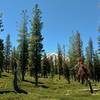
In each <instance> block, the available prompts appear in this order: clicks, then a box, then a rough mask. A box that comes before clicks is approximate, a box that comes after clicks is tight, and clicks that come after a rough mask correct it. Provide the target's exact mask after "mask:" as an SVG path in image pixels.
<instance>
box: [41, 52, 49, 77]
mask: <svg viewBox="0 0 100 100" xmlns="http://www.w3.org/2000/svg"><path fill="white" fill-rule="evenodd" d="M49 71H50V63H49V60H48V58H47V55H46V53H44V56H43V59H42V75H43V76H44V78H45V77H46V78H47V77H48V73H50V72H49Z"/></svg>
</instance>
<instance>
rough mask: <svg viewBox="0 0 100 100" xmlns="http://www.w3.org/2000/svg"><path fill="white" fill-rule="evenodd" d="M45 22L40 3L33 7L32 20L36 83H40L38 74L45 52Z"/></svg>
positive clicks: (33, 64)
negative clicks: (43, 41)
mask: <svg viewBox="0 0 100 100" xmlns="http://www.w3.org/2000/svg"><path fill="white" fill-rule="evenodd" d="M42 25H43V23H42V22H41V11H40V9H39V7H38V4H36V5H35V7H34V9H33V18H32V21H31V34H32V35H31V40H30V51H31V62H32V66H31V67H32V68H31V70H32V73H34V77H35V85H36V86H37V85H38V74H39V72H40V69H41V56H42V52H43V44H42V40H43V37H42V34H41V29H42Z"/></svg>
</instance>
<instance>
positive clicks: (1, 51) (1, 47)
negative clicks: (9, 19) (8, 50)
mask: <svg viewBox="0 0 100 100" xmlns="http://www.w3.org/2000/svg"><path fill="white" fill-rule="evenodd" d="M2 31H4V29H3V22H2V13H0V35H1V32H2ZM3 62H4V44H3V40H2V39H1V37H0V77H1V72H2V71H3Z"/></svg>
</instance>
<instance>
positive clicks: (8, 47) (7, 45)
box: [5, 34, 11, 72]
mask: <svg viewBox="0 0 100 100" xmlns="http://www.w3.org/2000/svg"><path fill="white" fill-rule="evenodd" d="M10 54H11V42H10V34H7V37H6V43H5V70H6V71H7V72H9V70H10Z"/></svg>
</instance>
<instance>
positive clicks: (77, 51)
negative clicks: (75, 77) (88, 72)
mask: <svg viewBox="0 0 100 100" xmlns="http://www.w3.org/2000/svg"><path fill="white" fill-rule="evenodd" d="M69 45H70V47H69V58H70V64H71V66H72V67H74V66H75V65H76V64H77V59H79V58H80V57H82V58H83V51H82V45H83V43H82V40H81V36H80V33H79V32H78V31H77V32H76V34H73V36H72V37H71V38H70V44H69Z"/></svg>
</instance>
